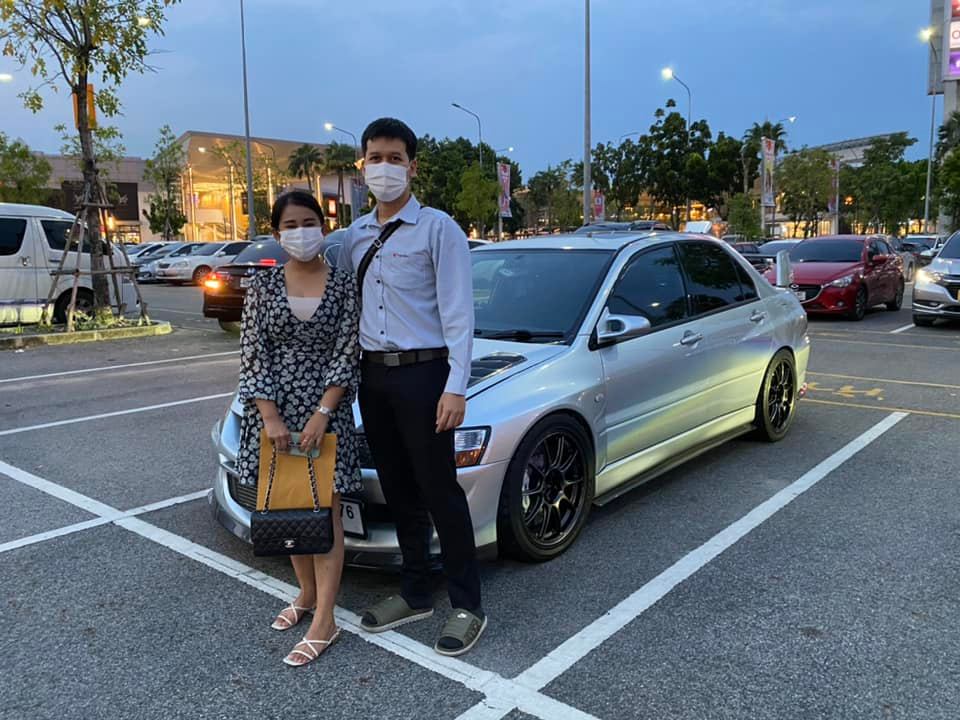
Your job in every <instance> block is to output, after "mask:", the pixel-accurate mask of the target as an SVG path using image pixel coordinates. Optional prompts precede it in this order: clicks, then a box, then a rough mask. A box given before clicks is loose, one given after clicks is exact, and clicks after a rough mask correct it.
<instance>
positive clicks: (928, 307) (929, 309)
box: [913, 282, 960, 320]
mask: <svg viewBox="0 0 960 720" xmlns="http://www.w3.org/2000/svg"><path fill="white" fill-rule="evenodd" d="M913 312H914V313H915V314H917V315H928V316H930V317H941V318H955V319H958V320H960V282H949V283H948V284H947V285H939V284H935V283H930V282H918V283H917V284H916V285H914V287H913Z"/></svg>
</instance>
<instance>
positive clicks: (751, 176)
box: [740, 120, 787, 192]
mask: <svg viewBox="0 0 960 720" xmlns="http://www.w3.org/2000/svg"><path fill="white" fill-rule="evenodd" d="M763 138H770V139H772V140H773V141H774V146H775V147H776V150H777V155H782V154H783V153H785V152H786V151H787V129H786V128H785V127H784V125H783V123H782V122H777V123H772V122H770V121H769V120H764V121H763V122H762V123H754V124H753V126H752V127H751V128H750V129H749V130H747V131H746V132H745V133H744V134H743V146H742V148H741V158H742V161H741V168H740V169H741V172H742V174H743V191H744V192H750V188H751V187H752V186H753V183H754V182H755V181H756V179H757V178H758V177H759V176H760V149H761V145H762V143H761V140H762V139H763Z"/></svg>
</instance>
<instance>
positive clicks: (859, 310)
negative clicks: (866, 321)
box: [850, 285, 868, 321]
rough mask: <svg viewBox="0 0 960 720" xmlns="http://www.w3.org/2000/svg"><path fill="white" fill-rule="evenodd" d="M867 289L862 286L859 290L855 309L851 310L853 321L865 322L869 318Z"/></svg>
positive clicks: (854, 303)
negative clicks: (864, 319)
mask: <svg viewBox="0 0 960 720" xmlns="http://www.w3.org/2000/svg"><path fill="white" fill-rule="evenodd" d="M867 302H868V301H867V288H866V287H864V286H863V285H861V286H860V287H859V289H858V290H857V297H856V299H855V300H854V301H853V308H852V309H851V310H850V319H851V320H857V321H860V320H863V318H865V317H866V316H867V307H868V306H867Z"/></svg>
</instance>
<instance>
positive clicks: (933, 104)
mask: <svg viewBox="0 0 960 720" xmlns="http://www.w3.org/2000/svg"><path fill="white" fill-rule="evenodd" d="M921 35H922V36H923V37H924V38H925V39H926V41H927V42H928V43H929V44H930V49H931V50H932V51H933V59H934V61H935V62H936V64H937V67H939V66H940V53H938V52H937V46H936V44H934V42H933V38H934V35H935V33H934V30H933V28H927V29H926V30H924V31H923V33H921ZM934 90H935V89H934ZM936 125H937V93H936V91H934V92H933V93H931V95H930V149H929V151H928V153H927V192H926V193H925V194H924V196H923V232H929V231H930V193H931V192H932V190H933V136H934V132H935V128H936Z"/></svg>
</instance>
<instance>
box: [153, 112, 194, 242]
mask: <svg viewBox="0 0 960 720" xmlns="http://www.w3.org/2000/svg"><path fill="white" fill-rule="evenodd" d="M186 164H187V154H186V152H185V151H184V149H183V146H182V145H181V144H180V143H178V142H177V138H176V136H175V135H174V134H173V131H172V130H171V129H170V126H169V125H164V126H163V127H162V128H160V139H159V140H157V144H156V146H155V148H154V151H153V157H151V158H150V159H149V160H147V162H146V167H145V168H144V172H143V174H144V177H145V178H146V179H147V180H149V181H150V182H151V183H152V184H153V186H154V188H156V189H155V190H154V192H153V193H152V194H151V195H150V209H149V210H144V211H143V215H144V217H146V218H147V221H148V222H149V223H150V232H153V233H160V234H162V235H163V239H164V240H165V241H167V242H169V241H171V240H173V238H174V236H175V235H179V234H180V231H181V230H183V226H184V225H186V223H187V217H186V215H184V214H183V208H182V207H180V188H179V184H180V178H181V177H182V175H183V173H184V170H185V169H186Z"/></svg>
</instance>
